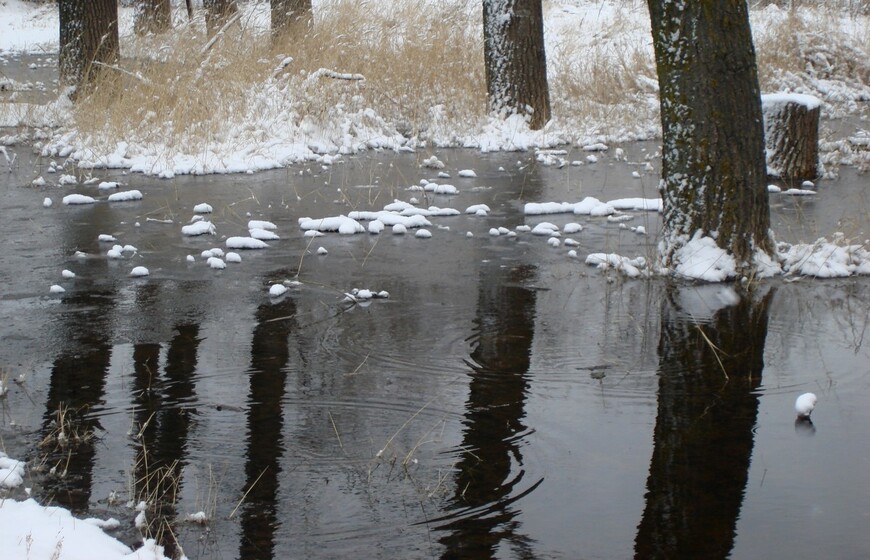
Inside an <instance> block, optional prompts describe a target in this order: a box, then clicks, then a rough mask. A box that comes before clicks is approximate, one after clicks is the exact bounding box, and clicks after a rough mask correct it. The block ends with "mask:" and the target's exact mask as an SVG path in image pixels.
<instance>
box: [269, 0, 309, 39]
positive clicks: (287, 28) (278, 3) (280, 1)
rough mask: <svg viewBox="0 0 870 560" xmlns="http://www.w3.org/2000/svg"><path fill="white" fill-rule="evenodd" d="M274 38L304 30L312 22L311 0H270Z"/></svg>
mask: <svg viewBox="0 0 870 560" xmlns="http://www.w3.org/2000/svg"><path fill="white" fill-rule="evenodd" d="M269 4H270V6H271V13H272V39H273V40H278V39H281V38H282V37H286V36H289V35H291V34H292V32H293V31H296V30H300V31H303V32H304V30H305V29H306V28H307V27H308V26H309V25H310V24H311V0H270V2H269Z"/></svg>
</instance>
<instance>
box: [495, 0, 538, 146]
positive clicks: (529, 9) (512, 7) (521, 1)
mask: <svg viewBox="0 0 870 560" xmlns="http://www.w3.org/2000/svg"><path fill="white" fill-rule="evenodd" d="M483 54H484V59H485V63H486V89H487V93H488V94H489V101H490V105H491V106H492V108H493V110H494V111H497V112H505V113H509V114H514V113H516V114H520V115H528V116H529V126H530V127H531V128H532V129H538V128H541V127H543V126H544V125H545V124H547V121H549V120H550V90H549V87H548V85H547V56H546V53H545V51H544V17H543V11H542V8H541V0H484V1H483Z"/></svg>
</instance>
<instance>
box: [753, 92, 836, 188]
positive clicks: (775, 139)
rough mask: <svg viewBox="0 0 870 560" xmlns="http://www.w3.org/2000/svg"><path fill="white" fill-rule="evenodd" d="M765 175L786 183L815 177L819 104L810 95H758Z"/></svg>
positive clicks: (817, 156) (817, 152)
mask: <svg viewBox="0 0 870 560" xmlns="http://www.w3.org/2000/svg"><path fill="white" fill-rule="evenodd" d="M761 106H762V110H763V112H764V142H765V148H766V149H767V173H768V174H769V175H772V176H774V177H779V178H781V179H783V180H785V181H788V182H801V181H804V180H807V179H815V178H816V177H817V176H818V174H819V173H818V162H819V114H820V113H821V103H820V102H819V100H818V99H817V98H815V97H813V96H811V95H796V94H772V95H763V96H761Z"/></svg>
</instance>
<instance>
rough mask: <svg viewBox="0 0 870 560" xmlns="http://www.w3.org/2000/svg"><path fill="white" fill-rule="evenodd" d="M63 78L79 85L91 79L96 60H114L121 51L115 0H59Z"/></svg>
mask: <svg viewBox="0 0 870 560" xmlns="http://www.w3.org/2000/svg"><path fill="white" fill-rule="evenodd" d="M58 11H59V16H60V18H59V19H60V53H59V57H58V66H59V71H60V82H61V84H62V85H65V86H76V87H77V88H78V87H80V86H82V85H85V84H88V83H90V82H91V81H92V80H93V77H94V75H95V71H96V66H95V65H94V63H95V62H100V63H104V64H114V63H115V62H117V60H118V58H119V53H120V42H119V39H118V4H117V2H116V1H115V0H59V1H58Z"/></svg>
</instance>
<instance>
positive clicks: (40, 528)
mask: <svg viewBox="0 0 870 560" xmlns="http://www.w3.org/2000/svg"><path fill="white" fill-rule="evenodd" d="M24 475H25V467H24V463H23V462H21V461H16V460H14V459H11V458H10V457H7V456H6V454H4V453H2V452H0V488H6V489H10V488H17V487H19V486H21V485H22V484H23V483H24ZM102 526H105V527H117V526H118V523H117V521H115V520H108V521H103V520H100V519H84V520H82V519H77V518H75V517H73V516H72V514H71V513H70V512H69V511H68V510H66V509H64V508H61V507H50V506H41V505H39V504H38V503H36V501H35V500H32V499H29V500H24V501H16V500H13V499H2V498H0V558H4V559H10V560H11V559H19V558H20V559H22V560H23V559H27V560H169V559H168V558H166V557H165V556H164V555H163V547H161V546H158V545H157V544H156V543H155V542H154V540H151V539H148V540H145V542H144V543H143V544H142V546H141V547H140V548H139V549H137V550H135V551H134V550H131V549H130V547H128V546H127V545H125V544H124V543H122V542H120V541H119V540H117V539H115V538H113V537H111V536H109V535H107V534H106V533H104V532H103V530H102V529H101V528H100V527H102Z"/></svg>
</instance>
